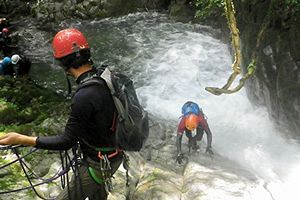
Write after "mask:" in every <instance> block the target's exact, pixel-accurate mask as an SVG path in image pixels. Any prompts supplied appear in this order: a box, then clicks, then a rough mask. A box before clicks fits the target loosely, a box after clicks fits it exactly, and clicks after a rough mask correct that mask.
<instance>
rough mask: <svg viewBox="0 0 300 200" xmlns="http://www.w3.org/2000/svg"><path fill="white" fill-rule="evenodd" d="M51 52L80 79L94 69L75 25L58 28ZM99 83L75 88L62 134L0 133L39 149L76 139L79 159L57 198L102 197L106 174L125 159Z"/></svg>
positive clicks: (63, 146)
mask: <svg viewBox="0 0 300 200" xmlns="http://www.w3.org/2000/svg"><path fill="white" fill-rule="evenodd" d="M52 48H53V51H54V58H55V59H56V60H57V61H58V62H59V63H60V66H61V67H62V68H63V69H64V71H65V73H67V74H68V75H71V76H73V77H74V78H75V79H76V83H78V84H79V85H80V84H83V83H84V81H86V80H87V79H88V78H91V77H93V78H97V77H95V75H96V73H97V72H98V71H97V70H96V69H95V68H93V67H92V65H91V53H90V47H89V44H88V42H87V40H86V38H85V36H84V35H83V34H82V33H81V32H80V31H79V30H77V29H74V28H69V29H64V30H61V31H59V32H58V33H57V34H56V35H55V37H54V39H53V42H52ZM98 79H99V81H101V82H103V84H95V85H90V86H86V87H82V88H80V86H79V89H78V90H77V91H76V93H75V95H74V96H73V101H72V104H71V112H70V116H69V119H68V122H67V124H66V127H65V131H64V133H63V134H60V135H56V136H48V137H47V136H46V137H42V136H39V137H33V136H26V135H23V134H20V133H16V132H10V133H7V134H5V135H4V136H2V137H0V145H15V144H22V145H27V146H34V147H36V148H40V149H49V150H68V149H70V148H72V147H73V146H74V145H77V144H78V142H79V143H80V149H81V151H82V154H83V160H82V161H81V163H80V164H79V170H78V173H76V174H77V175H74V176H73V178H72V180H71V182H70V184H69V187H66V188H65V189H64V190H63V191H62V192H61V193H60V194H59V195H58V197H56V200H61V199H64V200H67V199H73V200H77V199H93V200H106V199H107V195H108V191H109V185H110V181H109V180H110V178H111V177H112V175H113V174H114V173H115V172H116V170H117V169H118V168H119V166H120V164H121V163H122V161H123V159H124V152H123V151H122V150H121V149H119V148H118V147H117V145H116V140H115V128H116V127H115V126H116V123H115V120H116V113H117V110H116V107H115V104H114V101H113V99H112V95H111V93H110V90H109V88H108V86H107V85H106V83H105V82H104V80H102V79H100V78H98Z"/></svg>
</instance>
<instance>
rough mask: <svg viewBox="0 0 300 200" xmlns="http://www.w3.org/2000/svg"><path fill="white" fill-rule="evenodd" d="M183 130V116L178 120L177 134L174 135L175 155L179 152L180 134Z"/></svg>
mask: <svg viewBox="0 0 300 200" xmlns="http://www.w3.org/2000/svg"><path fill="white" fill-rule="evenodd" d="M184 130H185V126H184V117H182V118H181V119H180V121H179V124H178V128H177V136H176V147H177V155H178V154H180V153H181V143H182V135H183V132H184Z"/></svg>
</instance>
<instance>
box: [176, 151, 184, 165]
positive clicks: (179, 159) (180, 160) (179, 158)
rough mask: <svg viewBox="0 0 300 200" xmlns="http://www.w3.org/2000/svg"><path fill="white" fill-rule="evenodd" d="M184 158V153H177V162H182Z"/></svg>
mask: <svg viewBox="0 0 300 200" xmlns="http://www.w3.org/2000/svg"><path fill="white" fill-rule="evenodd" d="M182 159H183V154H182V153H179V154H178V155H177V158H176V162H177V163H178V164H181V163H182Z"/></svg>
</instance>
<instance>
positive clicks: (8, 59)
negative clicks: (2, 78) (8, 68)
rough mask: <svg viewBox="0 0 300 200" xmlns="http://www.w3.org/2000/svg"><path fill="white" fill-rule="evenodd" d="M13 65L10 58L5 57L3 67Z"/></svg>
mask: <svg viewBox="0 0 300 200" xmlns="http://www.w3.org/2000/svg"><path fill="white" fill-rule="evenodd" d="M10 63H11V59H10V57H5V58H3V60H2V65H9V64H10Z"/></svg>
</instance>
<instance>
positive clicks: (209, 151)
mask: <svg viewBox="0 0 300 200" xmlns="http://www.w3.org/2000/svg"><path fill="white" fill-rule="evenodd" d="M205 153H208V154H209V155H213V154H214V152H213V151H212V150H211V147H207V148H206V151H205Z"/></svg>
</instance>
